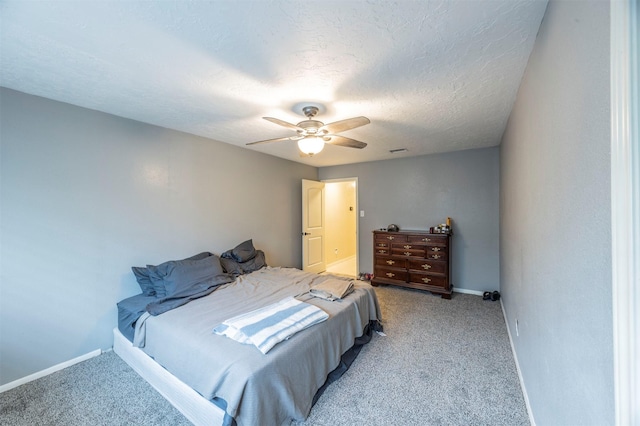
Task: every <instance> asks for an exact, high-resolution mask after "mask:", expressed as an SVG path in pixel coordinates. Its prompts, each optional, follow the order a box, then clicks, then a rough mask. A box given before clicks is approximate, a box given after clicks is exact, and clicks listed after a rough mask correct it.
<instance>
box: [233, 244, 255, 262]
mask: <svg viewBox="0 0 640 426" xmlns="http://www.w3.org/2000/svg"><path fill="white" fill-rule="evenodd" d="M231 255H232V256H233V260H235V261H236V262H240V263H242V262H246V261H247V260H250V259H253V258H254V257H255V256H256V249H255V247H253V240H247V241H245V242H243V243H240V244H238V245H237V246H236V247H235V248H234V249H233V250H231Z"/></svg>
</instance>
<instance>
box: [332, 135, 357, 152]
mask: <svg viewBox="0 0 640 426" xmlns="http://www.w3.org/2000/svg"><path fill="white" fill-rule="evenodd" d="M327 136H329V137H330V138H331V140H328V141H326V142H327V143H330V144H332V145H339V146H346V147H349V148H358V149H362V148H364V147H365V146H367V144H366V143H364V142H360V141H357V140H355V139H351V138H345V137H344V136H338V135H327ZM325 140H326V139H325Z"/></svg>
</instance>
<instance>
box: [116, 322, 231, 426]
mask: <svg viewBox="0 0 640 426" xmlns="http://www.w3.org/2000/svg"><path fill="white" fill-rule="evenodd" d="M113 351H114V352H115V353H116V354H118V356H119V357H120V358H122V359H123V360H124V362H126V363H127V364H129V366H130V367H131V368H133V369H134V371H135V372H136V373H138V374H139V375H140V376H141V377H142V378H143V379H145V380H146V381H147V382H148V383H149V384H150V385H151V386H153V387H154V388H155V389H156V390H157V391H158V392H160V394H161V395H162V396H163V397H165V398H166V399H167V401H169V402H170V403H171V405H173V406H174V407H176V409H177V410H178V411H180V412H181V413H182V414H183V415H184V416H185V417H186V418H187V419H189V421H191V422H192V423H193V424H195V425H196V426H204V425H222V422H223V420H224V414H225V413H224V411H223V410H222V409H220V407H218V406H216V405H215V404H213V403H212V402H211V401H209V400H207V399H205V398H204V397H203V396H202V395H200V394H199V393H198V392H196V391H195V390H193V389H192V388H190V387H189V386H187V385H186V384H185V383H184V382H182V381H180V380H178V379H177V378H176V377H175V376H174V375H173V374H171V373H169V372H168V371H167V370H166V369H165V368H164V367H162V366H161V365H160V364H158V363H157V362H155V361H154V360H153V359H152V358H151V357H150V356H149V355H147V354H146V353H144V352H143V351H142V350H141V349H139V348H137V347H135V346H133V345H132V344H131V342H130V341H129V340H127V338H126V337H124V336H123V335H122V333H120V330H118V329H117V328H114V329H113Z"/></svg>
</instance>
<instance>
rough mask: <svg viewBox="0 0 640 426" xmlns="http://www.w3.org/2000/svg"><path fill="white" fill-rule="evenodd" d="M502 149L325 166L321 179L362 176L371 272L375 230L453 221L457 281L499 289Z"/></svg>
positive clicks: (363, 266)
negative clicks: (373, 232) (500, 166)
mask: <svg viewBox="0 0 640 426" xmlns="http://www.w3.org/2000/svg"><path fill="white" fill-rule="evenodd" d="M499 174H500V173H499V150H498V148H485V149H475V150H468V151H458V152H451V153H446V154H435V155H425V156H420V157H409V158H399V159H396V160H385V161H376V162H370V163H360V164H350V165H344V166H335V167H323V168H321V169H320V173H319V175H320V179H337V178H346V177H357V178H358V206H359V207H358V208H359V210H364V211H365V216H364V217H361V218H360V219H359V229H358V233H359V236H358V239H359V244H360V247H359V250H360V253H359V255H360V257H359V261H360V272H373V266H372V263H373V238H372V233H371V232H372V231H373V230H374V229H379V228H383V227H386V226H387V225H389V224H390V223H395V224H397V225H398V226H399V227H400V229H423V230H427V229H429V227H431V226H435V225H438V224H440V223H443V222H444V221H445V220H446V218H447V216H449V217H451V218H452V221H453V229H454V236H453V255H452V256H453V271H452V282H453V285H454V286H455V287H457V288H460V289H466V290H476V291H485V290H499V264H498V263H499V262H498V242H499V236H498V234H499V231H498V229H499V211H498V208H499Z"/></svg>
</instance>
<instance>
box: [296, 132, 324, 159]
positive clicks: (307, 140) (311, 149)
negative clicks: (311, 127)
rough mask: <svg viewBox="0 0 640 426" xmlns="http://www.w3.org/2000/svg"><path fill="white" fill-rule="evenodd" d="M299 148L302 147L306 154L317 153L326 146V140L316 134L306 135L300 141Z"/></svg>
mask: <svg viewBox="0 0 640 426" xmlns="http://www.w3.org/2000/svg"><path fill="white" fill-rule="evenodd" d="M298 148H300V151H302V152H303V153H304V154H307V155H315V154H317V153H319V152H320V151H322V149H323V148H324V141H323V140H322V138H317V137H315V136H305V137H304V138H302V139H300V140H299V141H298Z"/></svg>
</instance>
